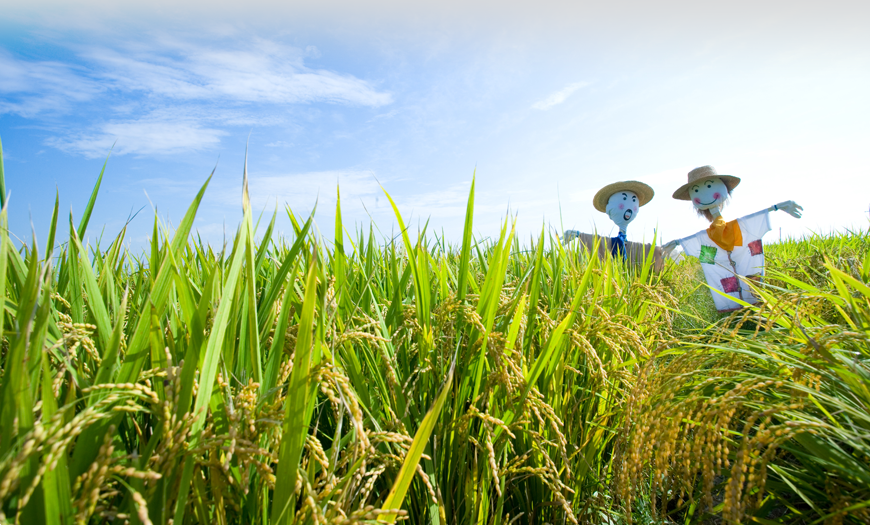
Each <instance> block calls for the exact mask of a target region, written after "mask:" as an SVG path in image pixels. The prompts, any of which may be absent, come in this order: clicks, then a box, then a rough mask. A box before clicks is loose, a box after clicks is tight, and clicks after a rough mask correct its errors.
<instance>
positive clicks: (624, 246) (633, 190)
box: [564, 180, 662, 269]
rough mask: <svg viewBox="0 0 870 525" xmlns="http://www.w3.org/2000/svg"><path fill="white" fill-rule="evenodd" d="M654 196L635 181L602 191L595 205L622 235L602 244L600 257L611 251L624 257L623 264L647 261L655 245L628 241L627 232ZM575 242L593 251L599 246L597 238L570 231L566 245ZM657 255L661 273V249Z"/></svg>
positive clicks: (612, 186) (657, 250)
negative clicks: (647, 255)
mask: <svg viewBox="0 0 870 525" xmlns="http://www.w3.org/2000/svg"><path fill="white" fill-rule="evenodd" d="M654 195H655V192H654V191H653V189H652V188H650V187H649V186H648V185H646V184H644V183H642V182H638V181H634V180H629V181H622V182H614V183H613V184H608V185H607V186H605V187H603V188H601V189H600V190H598V193H596V194H595V197H594V198H593V199H592V205H593V206H595V209H596V210H598V211H600V212H602V213H606V214H607V216H608V217H610V220H612V221H613V222H614V224H616V226H617V227H618V228H619V234H618V235H616V237H611V238H609V239H607V240H606V242H604V243H601V244H603V245H599V249H598V255H599V257H604V253H605V251H604V250H609V251H610V253H611V255H613V256H614V257H621V258H622V260H623V261H627V260H632V261H637V260H643V257H644V255H645V254H647V253H649V250H650V248H651V245H649V244H641V243H636V242H629V241H627V240H626V230H627V229H628V225H629V223H631V221H633V220H634V219H635V218H636V217H637V213H638V210H639V209H640V207H641V206H643V205H645V204H646V203H648V202H649V201H651V200H652V198H653V196H654ZM573 239H580V242H582V243H583V244H584V245H585V246H586V247H587V248H589V249H590V250H591V249H592V248H593V247H594V246H595V242H596V236H595V235H590V234H588V233H580V232H578V231H576V230H567V231H566V232H565V235H564V242H566V243H567V242H569V241H571V240H573ZM653 255H654V257H655V266H656V268H657V269H660V268H661V266H662V251H661V248H655V251H654V254H653Z"/></svg>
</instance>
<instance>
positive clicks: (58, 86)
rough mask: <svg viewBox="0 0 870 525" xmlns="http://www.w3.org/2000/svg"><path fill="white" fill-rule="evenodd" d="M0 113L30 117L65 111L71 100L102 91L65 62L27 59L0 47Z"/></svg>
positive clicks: (80, 100)
mask: <svg viewBox="0 0 870 525" xmlns="http://www.w3.org/2000/svg"><path fill="white" fill-rule="evenodd" d="M0 71H3V74H2V75H0V94H3V95H4V96H3V98H2V99H0V115H2V114H4V113H16V114H18V115H21V116H23V117H32V116H35V115H37V114H39V113H43V112H47V111H59V112H65V111H67V110H69V109H70V107H71V105H72V104H73V103H75V102H82V101H86V100H90V99H91V98H93V97H94V96H95V95H97V94H98V93H100V92H101V91H103V88H102V87H101V86H100V85H99V83H97V82H94V81H92V80H90V79H87V78H85V77H83V76H82V75H81V71H77V70H76V68H74V67H71V66H69V65H67V64H62V63H59V62H52V61H40V62H28V61H24V60H19V59H16V58H15V57H13V56H11V55H10V54H8V53H5V52H3V50H0Z"/></svg>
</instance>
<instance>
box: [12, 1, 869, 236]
mask: <svg viewBox="0 0 870 525" xmlns="http://www.w3.org/2000/svg"><path fill="white" fill-rule="evenodd" d="M0 13H2V14H0V72H2V74H0V140H2V145H3V155H4V162H5V172H6V187H7V191H8V192H10V194H11V197H10V201H9V204H8V207H9V217H10V231H11V232H12V233H13V234H14V235H15V236H16V237H17V238H19V239H21V240H22V241H26V242H28V243H29V242H30V239H31V238H32V235H34V234H35V235H36V238H37V242H44V240H45V238H46V237H47V234H48V227H49V221H50V217H51V210H52V207H53V205H54V200H55V196H56V194H59V196H60V208H61V214H62V217H61V221H60V222H61V224H63V225H65V224H68V217H69V214H70V213H71V214H72V216H73V218H74V220H75V221H76V222H77V221H78V220H79V218H80V217H81V214H82V213H83V210H84V208H85V205H86V203H87V200H88V197H89V195H90V191H91V188H92V187H93V184H94V183H95V181H96V179H97V176H98V174H99V172H100V170H101V168H102V166H103V163H104V162H105V161H106V159H107V158H108V164H107V166H106V171H105V177H104V180H103V183H102V188H101V190H100V194H99V197H98V199H97V203H96V206H95V208H94V213H93V216H92V218H91V221H90V226H89V229H88V234H87V236H88V238H89V240H90V242H95V241H96V240H97V239H98V238H100V237H102V238H104V239H111V238H114V237H115V235H117V234H118V232H119V231H120V230H121V229H122V228H123V227H124V226H125V224H126V223H127V221H128V218H129V217H130V216H131V215H134V214H136V213H137V211H138V212H139V213H138V215H135V217H134V218H133V219H132V221H131V222H130V223H129V225H128V226H127V227H128V231H127V242H128V243H129V244H130V246H131V247H132V248H133V249H143V248H144V247H145V246H146V245H147V243H148V239H149V237H150V235H151V231H152V226H153V220H154V216H155V214H156V215H157V216H158V217H159V218H160V220H161V221H162V222H163V223H165V224H167V225H170V226H171V225H172V224H176V223H177V222H178V220H179V219H180V218H181V217H182V216H183V214H184V212H185V210H186V209H187V206H188V205H189V204H190V202H191V201H192V199H193V198H194V196H195V195H196V192H197V191H198V189H199V188H200V187H201V185H202V184H203V183H204V182H205V180H206V179H207V177H208V176H209V174H210V173H211V172H212V170H214V177H213V179H212V181H211V183H210V185H209V189H208V191H207V193H206V196H205V198H204V200H203V202H202V205H201V208H200V212H199V214H198V217H197V220H196V222H195V224H194V227H195V228H196V229H197V231H198V232H199V233H200V235H202V236H203V238H205V239H206V240H208V241H209V242H211V243H213V244H215V245H219V244H221V243H222V242H223V239H224V236H225V235H232V232H233V231H234V230H235V228H236V226H237V225H238V223H239V221H240V218H241V185H242V173H243V168H244V163H245V152H246V150H247V168H248V174H249V180H250V191H251V196H252V203H253V205H254V207H255V213H256V214H258V215H259V214H260V213H264V214H265V215H264V217H266V220H267V219H268V217H269V216H270V215H271V214H272V213H273V212H274V211H275V210H276V208H277V209H278V212H279V213H278V216H279V219H278V230H279V231H288V230H290V223H289V220H287V219H286V214H285V213H284V211H283V210H284V207H285V206H289V207H290V208H291V209H292V210H293V211H294V213H296V214H299V215H307V214H308V213H310V212H311V210H312V209H313V207H314V205H315V203H316V204H317V212H316V215H315V219H316V223H317V226H318V228H319V229H320V231H321V232H322V233H323V235H324V237H325V238H326V239H327V240H331V238H332V233H331V232H333V231H334V222H333V221H334V212H335V202H336V187H337V186H338V187H339V188H340V191H341V204H342V216H343V221H344V225H345V227H346V228H347V229H348V230H349V231H351V232H352V231H354V230H355V229H356V228H364V229H365V230H368V228H369V224H371V223H372V222H374V225H375V228H377V230H376V231H377V232H380V234H381V235H383V236H384V237H386V238H390V237H392V235H394V234H395V233H397V230H396V222H395V218H394V216H393V212H392V209H391V208H390V205H389V202H388V200H387V199H386V197H385V194H384V190H386V191H387V192H389V194H390V196H392V198H393V199H394V200H395V201H396V203H397V205H398V206H399V208H400V210H401V212H402V215H403V217H404V219H405V222H406V223H408V224H410V225H411V228H412V230H414V231H416V230H417V229H418V228H419V227H421V226H422V225H423V224H424V223H426V221H428V224H429V231H430V232H435V233H437V234H438V235H439V236H440V235H442V234H443V235H444V236H446V237H447V238H448V239H450V240H453V241H457V240H459V239H460V238H461V235H462V224H463V220H464V214H465V205H466V200H467V197H468V191H469V188H470V184H471V180H472V176H476V199H475V217H474V230H475V233H476V234H477V235H479V236H480V237H487V236H497V235H498V232H499V228H500V224H501V221H503V220H504V219H505V217H508V216H511V217H516V221H517V229H518V233H519V234H520V235H521V238H524V239H528V238H529V236H530V235H536V234H537V233H538V232H540V230H541V227H542V225H544V226H546V227H547V228H548V229H550V230H551V231H553V232H561V231H562V230H564V229H576V230H580V231H584V232H592V231H598V232H600V233H602V234H605V235H614V234H615V233H616V228H615V226H614V225H613V224H612V223H611V222H610V221H609V219H608V218H607V216H606V215H604V214H602V213H599V212H597V211H595V209H594V208H593V207H592V197H593V195H594V194H595V192H596V191H597V190H598V189H599V188H601V187H602V186H604V185H606V184H609V183H611V182H615V181H619V180H640V181H643V182H646V183H648V184H649V185H651V186H652V187H653V189H654V190H655V192H656V196H655V198H654V199H653V200H652V202H650V203H649V204H648V205H646V206H645V207H643V208H642V209H641V210H640V213H639V215H638V218H637V219H636V220H635V221H634V222H633V223H632V224H631V225H630V227H629V229H628V237H629V240H636V241H640V240H646V241H647V242H648V241H649V240H651V239H652V237H653V234H654V233H656V234H657V236H658V238H659V241H665V242H666V241H668V240H670V239H673V238H679V237H684V236H687V235H690V234H692V233H694V232H696V231H699V230H700V229H703V228H706V226H707V223H706V221H705V220H704V219H701V218H698V217H696V216H695V214H694V213H693V211H692V210H691V205H690V204H688V203H686V202H683V201H676V200H674V199H672V198H671V194H672V193H673V192H674V191H675V190H676V189H677V188H678V187H679V186H680V185H682V184H684V183H685V182H686V176H687V173H688V172H689V171H690V170H691V169H692V168H695V167H697V166H701V165H712V166H714V167H715V168H716V169H717V171H718V172H719V173H723V174H729V175H735V176H738V177H741V178H742V182H741V184H740V186H739V187H738V188H737V189H736V190H735V192H734V194H733V198H732V202H731V203H730V205H729V206H728V207H727V208H726V209H725V211H724V214H723V215H724V216H725V217H726V218H737V217H740V216H742V215H745V214H748V213H752V212H754V211H757V210H760V209H762V208H766V207H768V206H770V205H773V204H776V203H778V202H782V201H784V200H795V201H796V202H798V204H800V205H801V206H803V208H804V216H803V218H801V219H794V218H792V217H789V216H787V215H785V214H784V213H776V214H774V215H773V217H772V223H773V227H774V231H773V232H771V233H770V234H769V235H770V236H772V237H774V238H775V237H777V236H779V235H782V236H783V237H786V236H799V235H803V234H808V233H811V232H820V233H826V232H830V231H843V230H845V229H847V228H855V229H866V228H868V224H870V223H868V220H870V215H868V214H870V162H868V160H870V159H868V156H870V147H868V145H870V97H868V96H867V94H868V93H870V31H867V30H866V28H867V27H870V3H867V2H840V1H829V2H799V1H798V2H795V1H790V2H784V1H782V2H779V1H778V2H757V1H753V2H746V1H736V2H727V3H723V2H703V1H694V2H685V1H681V2H655V3H651V2H639V1H630V2H624V1H616V2H606V3H605V2H586V1H577V2H553V1H548V0H544V1H539V2H459V1H453V0H446V1H439V2H415V3H410V2H393V1H374V2H371V1H348V0H327V1H322V2H317V3H315V2H270V1H262V0H254V1H251V2H245V3H241V2H223V1H217V2H215V1H210V2H204V1H203V2H198V1H196V2H192V1H183V0H181V1H178V0H176V1H172V2H170V1H166V0H156V1H152V2H147V3H145V2H124V3H119V2H109V1H103V0H82V1H78V2H75V3H74V5H73V4H72V3H69V2H57V1H45V0H31V1H28V2H20V1H10V0H0ZM110 152H111V154H110ZM140 210H141V211H140ZM65 231H68V228H67V227H66V226H64V227H63V228H61V230H60V232H59V238H60V239H63V238H64V237H65V235H64V233H65ZM768 239H770V237H769V238H768ZM772 240H775V239H772Z"/></svg>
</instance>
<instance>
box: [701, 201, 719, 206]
mask: <svg viewBox="0 0 870 525" xmlns="http://www.w3.org/2000/svg"><path fill="white" fill-rule="evenodd" d="M715 202H716V199H713V200H711V201H710V202H699V203H698V204H700V205H701V206H709V205H711V204H713V203H715Z"/></svg>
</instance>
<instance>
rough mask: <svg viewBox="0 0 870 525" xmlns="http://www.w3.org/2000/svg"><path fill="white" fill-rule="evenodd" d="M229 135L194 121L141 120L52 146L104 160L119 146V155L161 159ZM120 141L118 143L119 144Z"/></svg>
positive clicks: (63, 139) (117, 123)
mask: <svg viewBox="0 0 870 525" xmlns="http://www.w3.org/2000/svg"><path fill="white" fill-rule="evenodd" d="M223 135H226V132H224V131H221V130H217V129H212V128H207V127H203V126H202V125H201V124H200V123H199V122H197V121H195V120H191V119H184V118H181V119H171V118H163V117H160V116H149V117H146V118H143V119H140V120H127V121H111V122H107V123H105V124H102V125H99V126H98V129H97V131H95V132H92V133H83V134H81V135H77V136H70V137H54V138H51V139H49V140H48V141H47V143H48V144H49V145H50V146H54V147H56V148H59V149H62V150H65V151H72V152H77V153H81V154H83V155H85V156H86V157H91V158H93V157H103V156H105V155H106V154H107V153H108V152H109V148H111V147H112V144H113V143H115V149H114V150H113V152H114V153H115V154H118V155H124V154H127V153H134V154H137V155H159V154H173V153H183V152H189V151H200V150H204V149H208V148H211V147H214V146H217V145H218V144H219V143H220V137H221V136H223ZM116 141H117V142H116Z"/></svg>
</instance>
